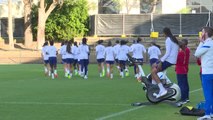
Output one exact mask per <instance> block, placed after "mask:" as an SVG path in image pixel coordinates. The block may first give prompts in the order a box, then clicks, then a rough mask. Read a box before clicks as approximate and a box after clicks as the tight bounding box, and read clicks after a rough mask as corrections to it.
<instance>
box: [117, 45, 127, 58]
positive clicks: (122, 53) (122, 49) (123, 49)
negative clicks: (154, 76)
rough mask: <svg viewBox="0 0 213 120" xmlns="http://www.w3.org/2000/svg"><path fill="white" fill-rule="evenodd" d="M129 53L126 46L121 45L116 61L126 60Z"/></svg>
mask: <svg viewBox="0 0 213 120" xmlns="http://www.w3.org/2000/svg"><path fill="white" fill-rule="evenodd" d="M129 52H130V47H129V46H127V45H121V46H120V47H119V48H118V54H117V55H118V60H124V61H126V60H127V54H128V53H129Z"/></svg>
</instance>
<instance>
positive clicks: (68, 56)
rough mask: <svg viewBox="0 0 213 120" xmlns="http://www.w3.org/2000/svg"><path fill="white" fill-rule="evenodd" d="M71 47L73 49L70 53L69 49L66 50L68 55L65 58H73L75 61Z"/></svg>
mask: <svg viewBox="0 0 213 120" xmlns="http://www.w3.org/2000/svg"><path fill="white" fill-rule="evenodd" d="M70 47H71V49H70V53H69V52H68V51H67V48H66V55H65V57H66V58H69V59H70V58H71V59H73V58H74V57H73V54H72V46H70Z"/></svg>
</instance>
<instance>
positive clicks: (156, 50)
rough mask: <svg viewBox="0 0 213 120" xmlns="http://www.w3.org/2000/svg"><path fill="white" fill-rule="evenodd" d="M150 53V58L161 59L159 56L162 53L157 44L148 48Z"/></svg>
mask: <svg viewBox="0 0 213 120" xmlns="http://www.w3.org/2000/svg"><path fill="white" fill-rule="evenodd" d="M148 54H149V59H153V58H156V59H159V56H160V55H161V51H160V49H159V48H158V47H157V46H155V45H153V46H151V47H149V48H148Z"/></svg>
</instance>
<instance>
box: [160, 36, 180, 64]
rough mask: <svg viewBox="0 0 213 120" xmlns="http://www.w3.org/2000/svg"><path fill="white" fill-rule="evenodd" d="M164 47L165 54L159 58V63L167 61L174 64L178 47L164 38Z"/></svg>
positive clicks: (168, 38)
mask: <svg viewBox="0 0 213 120" xmlns="http://www.w3.org/2000/svg"><path fill="white" fill-rule="evenodd" d="M165 46H166V53H165V54H164V56H163V57H162V58H161V61H162V62H164V61H167V62H169V63H171V64H176V62H177V55H178V49H179V46H178V45H177V44H176V43H174V42H173V41H172V40H171V39H170V37H167V38H166V42H165Z"/></svg>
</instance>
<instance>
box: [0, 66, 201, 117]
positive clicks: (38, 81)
mask: <svg viewBox="0 0 213 120" xmlns="http://www.w3.org/2000/svg"><path fill="white" fill-rule="evenodd" d="M144 70H145V73H146V74H147V73H148V72H149V70H150V68H149V66H148V65H145V66H144ZM130 71H131V72H130V76H129V77H125V78H123V79H121V78H120V77H119V75H118V72H117V71H116V70H115V73H114V78H113V79H112V80H110V79H108V78H106V77H105V78H100V77H99V73H98V70H97V65H95V64H94V65H89V75H88V79H87V80H85V79H83V78H80V77H79V76H73V78H71V79H68V78H64V72H63V68H62V65H59V67H58V74H59V77H58V78H57V79H54V80H52V79H51V78H49V77H45V76H44V73H43V65H42V64H23V65H0V73H1V75H0V120H195V119H196V118H197V117H189V116H182V115H180V114H179V110H180V108H177V107H174V106H172V105H169V104H168V103H159V104H156V105H144V106H140V107H133V106H131V103H133V102H147V99H146V97H145V92H144V91H143V90H142V87H141V84H140V83H138V82H137V81H136V80H135V78H134V75H133V69H132V68H130ZM198 73H199V66H197V65H194V64H192V65H190V70H189V82H190V103H187V105H192V106H196V104H197V103H198V102H200V101H201V100H203V93H202V89H201V83H200V79H199V74H198ZM167 76H168V77H169V78H170V79H171V80H173V81H174V82H176V75H175V72H174V68H173V67H172V68H170V69H169V70H167Z"/></svg>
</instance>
